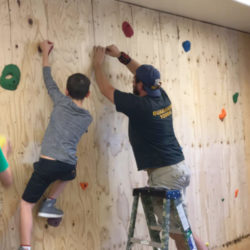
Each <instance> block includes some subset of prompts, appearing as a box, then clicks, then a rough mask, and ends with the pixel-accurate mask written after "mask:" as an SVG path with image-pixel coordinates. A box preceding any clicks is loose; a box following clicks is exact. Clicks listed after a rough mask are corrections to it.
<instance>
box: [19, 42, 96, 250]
mask: <svg viewBox="0 0 250 250" xmlns="http://www.w3.org/2000/svg"><path fill="white" fill-rule="evenodd" d="M40 48H41V50H42V55H43V77H44V82H45V85H46V88H47V90H48V93H49V95H50V97H51V99H52V101H53V103H54V106H53V111H52V113H51V117H50V121H49V124H48V127H47V130H46V132H45V135H44V138H43V142H42V148H41V154H40V159H39V161H38V162H35V163H34V172H33V174H32V176H31V178H30V180H29V182H28V184H27V186H26V189H25V191H24V193H23V196H22V200H21V205H20V206H21V209H20V238H21V245H20V248H19V250H30V249H31V233H32V225H33V220H32V209H33V207H34V205H35V204H36V202H37V201H38V200H39V199H40V198H41V196H42V195H43V193H44V191H45V190H46V189H47V187H48V186H49V185H50V184H51V183H54V185H53V187H52V189H51V191H50V193H49V196H48V198H47V199H46V200H45V201H44V202H43V204H42V206H41V208H40V210H39V212H38V215H39V216H41V217H46V218H55V217H57V218H60V217H62V216H63V212H62V211H61V210H59V209H57V208H56V207H55V203H56V198H57V197H58V195H59V194H60V193H61V192H62V191H63V189H64V187H65V186H66V184H67V182H68V181H70V180H73V179H74V178H75V176H76V164H77V157H76V147H77V144H78V142H79V140H80V138H81V136H82V135H83V134H84V133H85V132H87V129H88V126H89V125H90V123H91V122H92V117H91V115H90V113H89V112H88V111H87V110H85V109H83V108H82V104H83V101H84V98H85V97H88V96H89V86H90V80H89V79H88V78H87V77H86V76H85V75H83V74H80V73H77V74H73V75H71V76H69V78H68V80H67V87H66V91H65V94H66V95H63V94H62V93H61V92H60V90H59V88H58V86H57V84H56V83H55V81H54V80H53V78H52V76H51V69H50V66H49V53H50V51H51V49H52V48H53V43H51V42H49V41H43V42H42V43H41V44H40Z"/></svg>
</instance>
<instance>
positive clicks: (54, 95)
mask: <svg viewBox="0 0 250 250" xmlns="http://www.w3.org/2000/svg"><path fill="white" fill-rule="evenodd" d="M53 46H54V45H53V43H51V42H49V41H48V40H45V41H43V42H41V43H40V48H41V50H42V54H43V79H44V82H45V85H46V88H47V90H48V93H49V95H50V97H51V99H52V100H53V102H54V103H56V102H57V101H58V100H59V99H60V98H61V97H62V96H64V95H63V94H62V93H61V91H60V90H59V88H58V86H57V84H56V82H55V81H54V80H53V77H52V75H51V68H50V64H49V53H50V52H51V50H52V49H53Z"/></svg>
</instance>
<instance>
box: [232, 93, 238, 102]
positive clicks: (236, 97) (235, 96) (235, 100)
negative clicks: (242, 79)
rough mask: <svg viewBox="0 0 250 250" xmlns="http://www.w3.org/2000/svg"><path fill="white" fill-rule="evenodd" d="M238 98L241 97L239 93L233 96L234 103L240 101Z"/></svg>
mask: <svg viewBox="0 0 250 250" xmlns="http://www.w3.org/2000/svg"><path fill="white" fill-rule="evenodd" d="M238 96H239V93H238V92H236V93H235V94H234V95H233V101H234V103H236V102H237V101H238Z"/></svg>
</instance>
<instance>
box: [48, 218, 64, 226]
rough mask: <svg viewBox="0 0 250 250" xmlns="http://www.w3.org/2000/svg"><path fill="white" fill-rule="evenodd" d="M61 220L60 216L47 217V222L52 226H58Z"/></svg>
mask: <svg viewBox="0 0 250 250" xmlns="http://www.w3.org/2000/svg"><path fill="white" fill-rule="evenodd" d="M61 221H62V217H61V218H48V219H47V222H48V224H49V225H50V226H52V227H58V226H59V225H60V223H61Z"/></svg>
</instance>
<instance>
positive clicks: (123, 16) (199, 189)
mask: <svg viewBox="0 0 250 250" xmlns="http://www.w3.org/2000/svg"><path fill="white" fill-rule="evenodd" d="M123 21H127V22H129V23H130V24H131V26H132V27H133V29H134V36H132V37H131V38H126V37H125V35H124V34H123V32H122V22H123ZM0 24H1V30H0V37H1V39H0V58H1V60H0V70H2V69H3V68H4V66H5V65H6V64H9V63H14V64H17V65H18V66H19V68H20V70H21V74H22V75H21V82H20V85H19V87H18V89H17V90H16V91H14V92H11V91H7V90H4V89H2V88H0V112H1V123H0V133H1V134H6V135H8V136H9V138H10V140H11V142H12V145H13V154H12V155H11V157H10V165H11V168H12V170H13V175H14V180H15V184H14V186H13V187H12V188H11V189H9V190H3V188H2V187H1V188H0V250H16V249H17V247H18V244H19V236H18V226H19V225H18V219H19V200H20V198H21V195H22V192H23V190H24V188H25V185H26V183H27V181H28V179H29V177H30V174H31V173H32V164H33V162H34V161H36V160H37V159H38V157H39V153H40V147H41V142H42V138H43V135H44V131H45V129H46V126H47V124H48V121H49V116H50V112H51V110H52V102H51V100H50V99H49V96H48V94H47V91H46V89H45V87H44V84H43V79H42V70H41V69H42V67H41V56H40V55H39V53H38V51H37V45H38V43H39V41H41V40H42V39H49V40H51V41H53V42H54V43H55V48H54V50H53V52H52V54H51V64H52V73H53V76H54V79H55V80H56V82H57V83H58V86H59V88H60V89H61V90H62V91H64V89H65V86H66V80H67V77H68V76H69V75H70V74H72V73H76V72H81V73H86V75H88V76H89V77H90V78H91V81H92V86H91V95H90V97H89V98H87V99H86V101H84V107H85V108H87V109H88V110H89V111H90V112H91V114H92V115H93V118H94V122H93V124H92V125H91V126H90V128H89V131H88V133H87V134H85V135H84V136H83V138H82V139H81V141H80V143H79V146H78V168H77V172H78V173H77V178H76V179H75V180H74V181H73V182H71V183H70V184H69V185H68V186H67V188H66V190H65V191H64V193H63V194H62V195H61V197H60V198H59V200H58V206H59V207H60V208H62V209H63V210H64V212H65V217H64V218H63V221H62V223H61V225H60V227H58V228H51V227H48V226H47V224H46V220H44V219H41V218H38V217H37V216H36V212H37V207H38V206H36V208H35V209H34V218H35V219H34V222H35V223H34V230H33V249H34V250H43V249H51V250H63V249H65V250H66V249H70V250H76V249H77V250H99V249H102V250H118V249H124V248H125V245H126V240H127V230H128V225H129V217H130V212H131V207H132V189H133V188H134V187H140V186H144V185H146V183H147V177H146V174H145V173H144V172H137V170H136V165H135V160H134V156H133V153H132V149H131V147H130V144H129V140H128V136H127V125H128V119H127V117H125V116H124V115H122V114H120V113H117V112H116V110H115V107H114V105H112V104H110V103H109V102H108V101H107V100H106V99H105V98H104V97H103V96H102V95H101V94H100V92H99V90H98V88H97V86H96V83H95V79H94V75H93V69H92V48H93V46H94V45H103V46H106V45H109V44H112V43H113V44H117V45H118V46H119V47H120V48H121V49H122V50H123V51H125V52H128V53H129V54H130V55H131V56H132V57H133V58H135V59H136V60H137V61H139V62H140V63H147V64H153V65H154V66H155V67H157V68H158V69H159V70H160V71H161V76H162V82H163V88H164V89H165V90H166V91H167V93H168V94H169V97H170V98H171V100H172V102H173V115H174V127H175V132H176V136H177V137H178V139H179V141H180V144H181V146H182V148H183V152H184V154H185V157H186V162H187V164H188V165H189V166H190V168H191V171H192V179H191V185H190V187H189V188H188V189H187V203H188V211H189V218H190V223H191V225H192V227H193V231H195V232H196V233H197V234H199V235H200V236H201V238H202V239H203V240H204V241H206V242H209V243H210V247H211V249H224V248H223V247H222V246H223V244H226V243H227V242H231V241H233V240H235V239H237V238H239V237H241V236H244V235H248V234H249V233H250V217H249V209H248V208H249V205H250V197H249V193H250V167H249V166H250V132H249V126H250V119H249V117H250V113H249V110H250V109H249V107H250V98H249V96H250V71H249V65H250V52H249V43H250V35H248V34H242V33H240V32H235V31H231V30H229V29H224V28H220V27H216V26H212V25H208V24H204V23H200V22H195V21H191V20H187V19H185V18H181V17H176V16H173V15H168V14H164V13H159V12H156V11H152V10H147V9H143V8H140V7H135V6H132V5H128V4H125V3H119V2H118V1H114V0H74V1H68V0H64V1H60V0H51V1H49V0H21V1H20V6H19V4H18V1H15V0H0ZM185 40H189V41H190V42H191V50H190V51H189V52H188V53H186V52H184V50H183V48H182V42H183V41H185ZM105 71H106V73H107V76H108V78H109V80H110V82H111V83H112V84H113V86H114V87H115V88H117V89H120V90H123V91H126V92H130V91H131V90H132V75H131V74H130V73H129V72H128V71H127V70H126V68H125V67H124V66H123V65H121V64H120V63H119V62H118V61H117V59H114V58H109V57H107V58H106V59H105ZM235 92H239V99H238V102H237V103H236V104H235V103H233V100H232V96H233V94H234V93H235ZM222 108H225V109H226V112H227V116H226V118H225V119H224V121H223V122H222V121H220V120H219V118H218V115H219V113H220V112H221V109H222ZM80 182H87V183H88V188H87V189H85V190H82V189H81V187H80ZM236 189H239V194H238V197H237V198H235V197H234V192H235V190H236ZM222 199H224V201H222ZM137 221H138V223H137V228H136V235H137V236H140V237H146V238H147V237H148V236H147V229H146V224H145V220H144V216H143V213H142V207H141V205H140V206H139V214H138V218H137ZM239 245H240V246H241V245H244V247H245V248H244V249H248V248H249V240H248V239H246V240H244V243H239ZM231 247H232V249H236V247H237V244H235V245H232V246H231ZM234 247H235V248H234ZM247 247H248V248H247ZM134 249H135V250H141V249H151V248H149V247H141V246H135V247H134ZM170 249H171V250H172V249H175V247H174V246H173V242H171V247H170ZM238 249H241V248H238ZM242 249H243V248H242Z"/></svg>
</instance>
